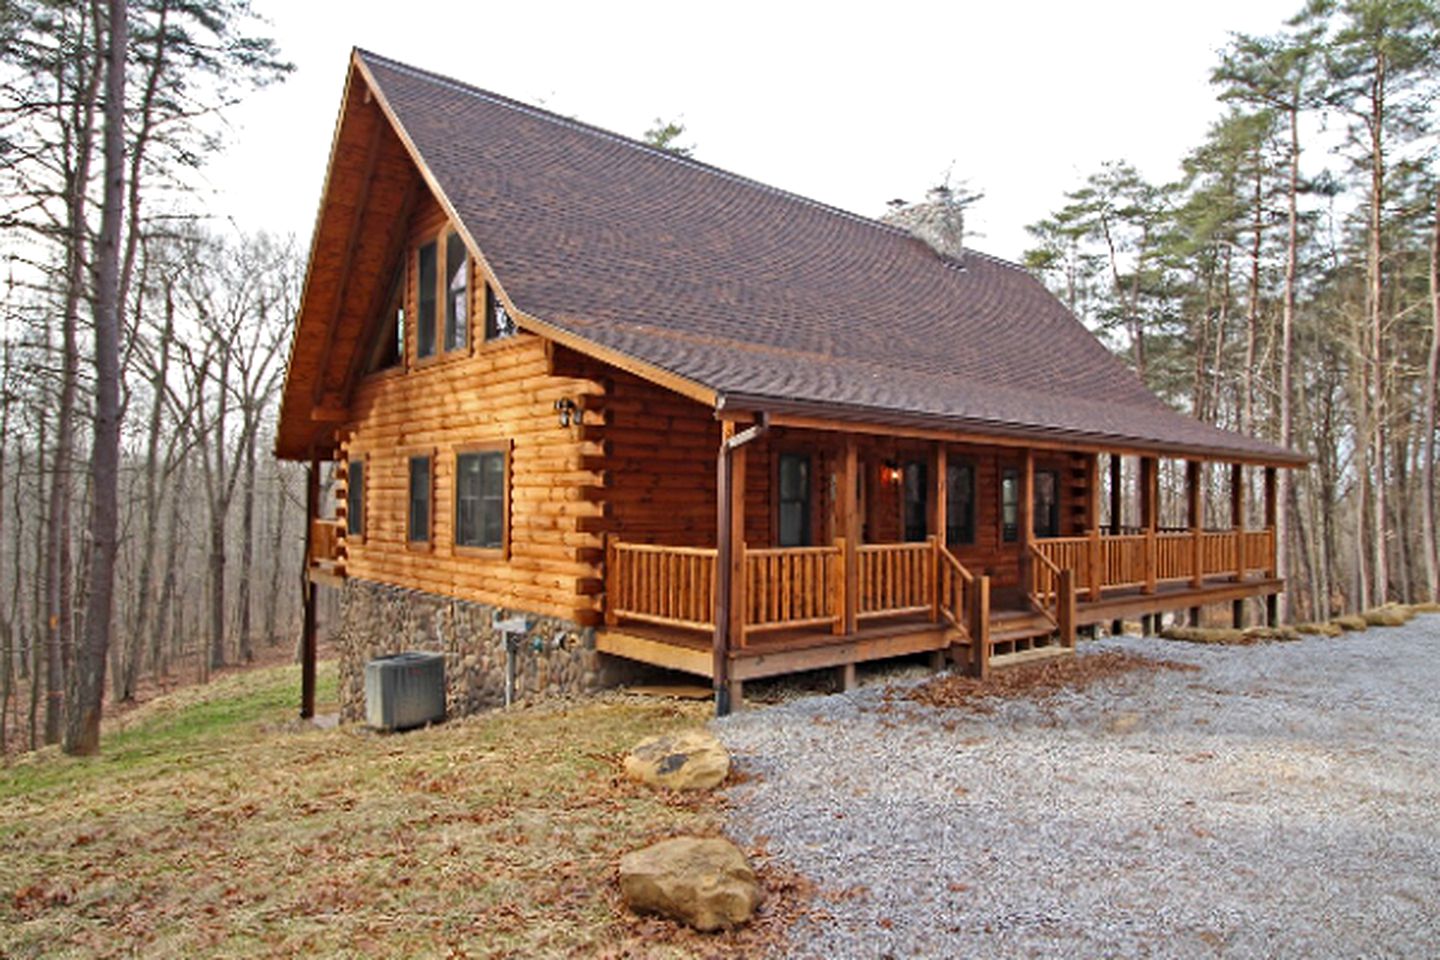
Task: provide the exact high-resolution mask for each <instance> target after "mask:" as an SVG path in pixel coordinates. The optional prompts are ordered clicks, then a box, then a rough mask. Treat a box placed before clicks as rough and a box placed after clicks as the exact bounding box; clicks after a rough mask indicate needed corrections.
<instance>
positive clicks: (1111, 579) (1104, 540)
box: [1034, 528, 1275, 600]
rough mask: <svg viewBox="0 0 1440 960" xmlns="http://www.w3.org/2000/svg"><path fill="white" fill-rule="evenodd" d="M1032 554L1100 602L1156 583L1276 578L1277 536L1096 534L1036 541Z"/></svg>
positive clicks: (1213, 532) (1251, 533)
mask: <svg viewBox="0 0 1440 960" xmlns="http://www.w3.org/2000/svg"><path fill="white" fill-rule="evenodd" d="M1242 537H1243V543H1242ZM1034 549H1035V551H1036V553H1037V555H1039V556H1043V557H1044V558H1045V559H1046V560H1048V561H1049V562H1050V564H1051V565H1053V566H1055V567H1058V568H1059V569H1061V570H1073V571H1075V577H1076V586H1077V587H1084V588H1085V592H1086V594H1087V596H1088V597H1089V599H1091V600H1095V599H1098V598H1099V596H1100V595H1101V593H1102V592H1103V591H1105V590H1123V589H1129V588H1134V587H1141V588H1145V589H1149V588H1150V587H1151V586H1152V585H1153V584H1154V583H1155V582H1157V581H1158V582H1167V581H1168V582H1175V581H1180V580H1190V581H1198V580H1199V579H1203V578H1205V577H1214V576H1223V575H1226V574H1229V575H1231V576H1243V575H1244V574H1253V573H1255V572H1257V571H1258V572H1261V573H1265V574H1271V575H1273V571H1274V569H1275V533H1274V531H1273V530H1272V529H1269V528H1267V529H1264V530H1245V531H1240V530H1189V531H1185V532H1178V531H1174V530H1167V531H1164V532H1156V534H1155V535H1154V536H1153V537H1151V536H1147V535H1145V534H1143V533H1142V534H1124V535H1121V536H1113V535H1110V534H1103V535H1101V534H1097V533H1095V532H1093V531H1092V532H1091V533H1090V534H1089V535H1088V536H1084V537H1049V538H1046V539H1044V540H1037V541H1035V544H1034ZM1242 549H1243V554H1244V569H1243V570H1242V569H1241V551H1242ZM1097 551H1098V554H1097ZM1197 566H1198V568H1199V569H1198V572H1197V569H1196V568H1197Z"/></svg>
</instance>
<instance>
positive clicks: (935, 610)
mask: <svg viewBox="0 0 1440 960" xmlns="http://www.w3.org/2000/svg"><path fill="white" fill-rule="evenodd" d="M948 466H949V463H948V458H947V456H946V451H945V444H943V443H941V442H940V441H938V440H937V441H935V443H934V444H933V445H932V446H931V448H930V478H931V479H930V496H929V498H928V499H929V500H930V510H929V517H928V518H927V519H928V521H929V524H930V536H931V538H932V542H933V543H934V544H935V548H936V549H934V550H932V551H931V554H930V619H931V620H933V621H935V622H936V623H939V622H940V551H941V550H943V549H945V548H946V547H947V546H949V544H948V543H946V540H945V525H946V523H947V522H948V520H947V516H948V515H947V513H946V511H947V510H948V508H949V504H948V503H947V502H946V500H947V497H946V493H947V492H948V490H947V489H946V488H947V486H948V484H947V483H946V477H945V471H946V469H947V468H948Z"/></svg>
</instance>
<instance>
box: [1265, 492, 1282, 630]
mask: <svg viewBox="0 0 1440 960" xmlns="http://www.w3.org/2000/svg"><path fill="white" fill-rule="evenodd" d="M1275 480H1276V470H1275V468H1274V467H1266V468H1265V528H1266V529H1267V530H1269V531H1270V554H1269V556H1267V557H1265V575H1266V576H1267V577H1270V578H1272V579H1273V578H1275V577H1278V576H1280V567H1279V564H1278V563H1277V562H1276V554H1277V553H1278V552H1279V549H1280V544H1279V543H1278V542H1277V533H1278V530H1279V526H1278V521H1279V506H1280V502H1279V500H1278V499H1277V498H1276V495H1275V490H1276V488H1275ZM1279 622H1280V595H1279V594H1277V593H1267V594H1266V595H1265V624H1266V625H1267V626H1271V627H1273V626H1276V625H1278V624H1279Z"/></svg>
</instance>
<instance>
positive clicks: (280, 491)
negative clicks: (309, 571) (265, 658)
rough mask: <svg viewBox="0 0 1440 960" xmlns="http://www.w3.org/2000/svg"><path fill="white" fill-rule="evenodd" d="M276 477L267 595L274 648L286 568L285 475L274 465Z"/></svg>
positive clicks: (268, 634) (269, 641)
mask: <svg viewBox="0 0 1440 960" xmlns="http://www.w3.org/2000/svg"><path fill="white" fill-rule="evenodd" d="M272 471H273V475H274V477H275V507H274V509H275V516H274V521H275V525H274V527H272V528H271V531H270V590H269V592H268V593H266V595H265V645H266V646H271V647H273V646H274V645H275V644H276V643H277V642H278V641H279V639H280V636H279V620H280V585H281V583H282V577H281V571H282V570H283V568H284V566H285V506H286V504H285V475H284V474H283V473H282V472H281V471H280V468H279V465H278V464H273V465H272Z"/></svg>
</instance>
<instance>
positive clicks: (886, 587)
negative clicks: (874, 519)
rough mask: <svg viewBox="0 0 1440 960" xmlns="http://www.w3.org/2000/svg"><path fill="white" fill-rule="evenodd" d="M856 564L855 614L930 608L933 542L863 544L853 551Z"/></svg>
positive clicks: (883, 614)
mask: <svg viewBox="0 0 1440 960" xmlns="http://www.w3.org/2000/svg"><path fill="white" fill-rule="evenodd" d="M855 555H856V562H857V563H858V564H859V571H858V574H859V575H858V581H859V586H858V590H859V593H858V595H857V596H856V607H855V612H856V616H857V617H893V616H903V615H905V614H911V613H929V612H931V610H932V607H933V603H934V597H935V592H934V590H935V588H934V577H935V545H934V543H933V542H929V541H927V542H924V543H867V544H865V545H863V546H860V547H857V548H856V550H855Z"/></svg>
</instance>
